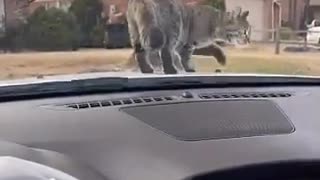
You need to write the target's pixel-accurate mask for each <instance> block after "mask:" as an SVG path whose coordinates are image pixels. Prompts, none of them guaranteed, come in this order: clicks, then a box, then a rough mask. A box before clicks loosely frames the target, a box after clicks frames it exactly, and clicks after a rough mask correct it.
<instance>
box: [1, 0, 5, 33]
mask: <svg viewBox="0 0 320 180" xmlns="http://www.w3.org/2000/svg"><path fill="white" fill-rule="evenodd" d="M4 16H5V12H4V0H0V33H1V32H2V31H3V29H4V25H5V21H4V18H5V17H4Z"/></svg>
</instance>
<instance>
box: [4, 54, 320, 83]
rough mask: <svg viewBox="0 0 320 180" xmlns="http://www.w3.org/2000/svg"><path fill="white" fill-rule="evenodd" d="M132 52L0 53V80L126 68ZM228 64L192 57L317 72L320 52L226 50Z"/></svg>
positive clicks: (238, 69)
mask: <svg viewBox="0 0 320 180" xmlns="http://www.w3.org/2000/svg"><path fill="white" fill-rule="evenodd" d="M131 52H132V51H131V50H129V49H126V50H123V49H122V50H121V49H119V50H105V49H93V50H81V51H77V52H47V53H39V52H28V53H17V54H0V79H17V78H24V77H35V76H41V75H55V74H70V73H89V72H108V71H109V72H110V71H122V70H125V68H126V67H127V66H125V65H126V64H127V62H128V58H129V56H130V53H131ZM226 52H227V56H228V64H227V66H225V67H220V66H219V65H218V64H217V63H216V61H215V59H214V58H213V57H204V56H194V57H193V59H194V62H195V64H196V69H197V71H201V72H215V70H216V69H217V68H221V69H223V71H224V72H227V73H271V74H292V75H295V74H299V75H320V53H284V52H283V53H281V54H280V55H274V53H273V51H272V48H271V49H268V48H251V49H230V48H228V49H227V50H226Z"/></svg>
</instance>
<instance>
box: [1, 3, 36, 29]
mask: <svg viewBox="0 0 320 180" xmlns="http://www.w3.org/2000/svg"><path fill="white" fill-rule="evenodd" d="M31 2H32V0H4V3H5V14H6V16H5V22H6V26H7V28H10V27H16V26H17V25H19V24H21V23H23V22H24V21H25V18H26V17H27V16H28V14H29V11H28V7H29V4H30V3H31Z"/></svg>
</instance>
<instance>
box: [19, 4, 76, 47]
mask: <svg viewBox="0 0 320 180" xmlns="http://www.w3.org/2000/svg"><path fill="white" fill-rule="evenodd" d="M78 29H79V28H78V27H77V24H76V20H75V17H74V16H73V15H72V14H70V13H67V12H64V11H63V10H60V9H56V8H51V9H48V10H45V9H44V8H38V9H37V10H36V11H35V12H34V13H33V14H32V15H31V16H30V17H29V18H28V23H27V25H25V27H24V28H23V33H22V34H23V38H24V42H25V46H26V47H27V48H30V49H35V50H46V51H47V50H48V51H54V50H71V49H76V48H77V47H78V44H79V42H78V39H79V30H78Z"/></svg>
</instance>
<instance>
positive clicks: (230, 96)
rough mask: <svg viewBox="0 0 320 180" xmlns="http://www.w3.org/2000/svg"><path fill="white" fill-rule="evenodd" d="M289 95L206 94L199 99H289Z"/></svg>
mask: <svg viewBox="0 0 320 180" xmlns="http://www.w3.org/2000/svg"><path fill="white" fill-rule="evenodd" d="M291 96H292V94H290V93H228V94H227V93H221V94H218V93H212V94H211V93H206V94H199V98H201V99H248V98H250V99H251V98H259V99H261V98H289V97H291Z"/></svg>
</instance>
